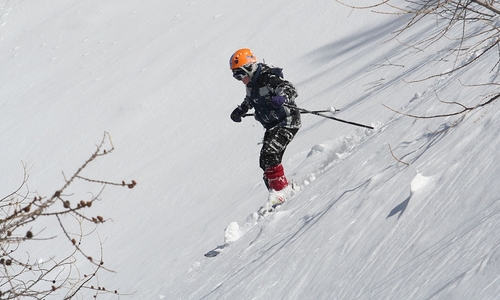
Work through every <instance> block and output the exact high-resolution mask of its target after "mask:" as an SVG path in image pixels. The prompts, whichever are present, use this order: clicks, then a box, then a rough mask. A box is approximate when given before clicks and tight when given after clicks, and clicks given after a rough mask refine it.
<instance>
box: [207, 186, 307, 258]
mask: <svg viewBox="0 0 500 300" xmlns="http://www.w3.org/2000/svg"><path fill="white" fill-rule="evenodd" d="M292 190H293V193H292V194H291V195H290V199H292V198H293V196H295V194H297V193H298V192H299V191H300V190H301V187H300V185H298V184H297V183H296V182H294V181H292ZM290 199H289V200H287V201H286V202H288V201H290ZM286 202H285V203H286ZM281 206H282V205H276V206H274V207H271V208H266V207H265V206H261V207H260V208H259V209H258V210H257V211H256V212H253V213H251V214H250V215H248V217H247V218H246V220H245V223H243V225H241V226H240V225H239V224H238V222H231V223H230V224H229V225H228V226H227V227H226V229H224V244H222V245H219V246H217V247H215V248H214V249H212V250H210V251H208V252H207V253H205V254H204V256H205V257H216V256H218V255H219V254H220V253H221V252H223V251H224V250H225V249H227V248H228V247H229V246H230V245H231V244H232V243H234V242H236V241H237V240H239V239H240V238H241V237H242V236H243V235H245V233H247V232H248V231H249V230H250V229H251V228H252V227H254V226H255V225H257V224H259V223H260V222H261V221H262V220H264V219H266V218H268V217H269V216H270V215H272V214H274V213H275V212H276V211H278V210H279V209H280V207H281Z"/></svg>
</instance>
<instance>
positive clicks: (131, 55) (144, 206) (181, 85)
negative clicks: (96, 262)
mask: <svg viewBox="0 0 500 300" xmlns="http://www.w3.org/2000/svg"><path fill="white" fill-rule="evenodd" d="M404 24H405V19H404V17H401V16H393V15H380V14H374V13H371V12H369V11H357V10H355V11H352V10H351V9H348V8H346V7H344V6H342V5H340V4H339V3H337V2H335V1H319V2H318V1H316V2H314V3H312V2H307V1H295V2H293V1H285V0H277V1H263V0H257V1H252V2H249V1H240V2H238V1H229V0H217V1H214V0H211V1H210V0H207V1H181V0H170V1H158V0H151V1H138V0H119V1H118V0H87V1H76V0H50V1H48V0H37V1H25V0H19V1H9V0H5V1H1V2H0V49H1V51H0V64H1V66H2V68H0V82H1V88H0V105H1V111H2V118H1V120H0V129H1V132H2V139H1V143H2V145H1V147H0V149H1V150H0V151H1V156H2V160H1V162H0V164H1V169H2V170H3V172H1V174H0V181H1V182H2V184H1V185H0V193H1V194H2V195H6V194H8V193H10V192H12V191H13V190H14V189H15V188H17V186H18V185H19V184H20V182H21V180H22V174H23V170H22V163H21V162H25V163H27V164H28V165H29V173H30V178H29V181H28V185H29V188H30V190H31V191H32V192H35V191H36V192H37V193H39V194H40V195H42V196H50V195H51V193H53V192H54V191H55V190H57V189H59V188H61V187H62V185H63V184H64V177H63V175H62V174H61V172H64V174H67V175H68V174H72V173H73V172H75V171H76V170H77V168H78V167H79V166H80V165H81V164H82V163H83V162H84V161H85V160H86V159H87V158H88V157H89V156H90V154H91V153H92V152H93V151H94V150H95V147H96V144H98V143H99V142H100V140H101V138H102V136H103V133H104V132H105V131H107V132H109V133H110V135H111V137H112V140H113V143H114V146H115V148H116V149H115V151H114V152H113V153H112V154H110V155H109V156H106V157H105V158H102V159H100V160H99V161H98V162H96V163H94V164H93V165H91V166H89V168H88V169H86V170H85V172H84V174H82V175H85V176H87V177H92V178H96V179H101V180H107V181H121V180H126V181H129V180H131V179H134V180H136V181H137V183H138V185H137V186H136V187H135V188H134V189H131V190H129V189H122V188H116V187H108V188H106V189H105V190H104V193H103V194H102V195H101V198H102V201H100V202H98V203H95V204H94V205H93V206H92V212H95V214H96V215H97V214H100V215H103V216H105V217H106V218H108V219H109V221H108V222H106V223H104V224H102V225H101V226H100V227H99V229H98V235H99V238H100V240H101V241H104V245H103V253H104V254H103V255H104V256H103V260H104V262H105V265H106V267H107V268H109V269H111V270H113V271H114V272H106V271H104V272H102V273H101V274H100V275H99V282H100V283H101V284H102V285H103V286H105V287H106V288H107V289H109V290H115V289H117V290H118V291H119V292H120V293H121V294H124V295H122V296H115V295H112V294H103V295H101V296H100V297H99V298H102V299H117V298H119V299H498V298H497V297H498V295H500V250H499V247H500V238H499V235H498V232H500V201H499V200H500V185H499V184H498V181H497V180H498V177H497V176H498V175H499V174H500V163H499V160H500V152H499V151H498V148H499V147H500V139H499V138H498V137H499V134H500V132H499V131H500V112H499V111H498V103H496V102H493V103H492V104H490V105H487V106H485V107H482V108H479V109H476V110H473V111H471V112H469V113H468V114H465V115H463V116H462V117H460V116H453V117H446V118H431V119H416V118H411V117H408V116H404V115H401V114H397V113H395V112H393V111H391V110H389V109H387V108H386V107H384V106H383V105H382V104H384V105H386V106H388V107H391V108H393V109H395V110H399V111H402V112H405V113H408V114H413V115H421V116H427V115H435V114H443V113H450V112H454V111H458V110H460V109H461V107H460V106H458V105H450V104H444V103H442V102H440V100H443V101H457V102H460V103H462V104H464V105H467V106H474V105H476V104H478V103H479V102H480V101H482V100H483V99H484V97H485V96H487V95H489V94H490V93H493V92H495V87H494V86H480V85H477V84H479V83H489V82H495V80H497V77H496V74H497V72H498V68H497V67H498V66H495V63H496V59H497V57H496V55H497V54H495V53H492V54H491V55H488V56H487V57H485V58H484V59H482V60H481V61H479V62H477V63H475V64H474V65H473V67H472V68H471V69H469V70H468V71H465V70H461V71H459V72H457V73H454V74H452V75H446V76H439V77H434V78H431V79H429V80H425V81H420V79H423V78H425V77H428V76H430V75H434V74H438V73H440V72H444V71H446V70H449V69H450V68H451V67H453V65H454V64H455V65H461V64H463V63H464V62H466V61H467V59H470V58H467V57H466V58H460V59H459V60H453V59H449V60H445V61H443V60H440V59H441V58H442V56H443V54H445V53H446V51H445V50H446V49H447V48H449V47H451V46H453V45H454V44H453V43H455V41H450V40H442V41H440V42H439V43H436V44H434V45H432V46H431V47H430V48H428V49H425V51H418V49H415V48H408V47H406V46H405V44H408V43H412V42H415V41H417V40H418V39H420V38H423V37H425V36H426V34H427V33H428V32H430V31H433V30H435V26H436V22H434V21H433V20H429V21H428V22H427V23H422V24H420V25H419V26H418V28H417V27H415V28H412V29H411V30H409V31H408V32H407V33H406V34H404V35H402V36H400V37H398V39H397V40H396V39H391V38H392V37H394V35H393V32H394V31H395V30H397V29H398V28H401V27H402V26H403V25H404ZM457 30H460V28H457ZM242 47H250V48H251V49H253V51H254V53H255V54H256V56H257V57H258V59H259V61H262V60H265V62H266V63H268V64H273V65H276V66H280V67H283V68H284V73H285V77H286V78H287V79H289V80H290V81H292V82H293V83H294V84H295V85H296V87H297V89H298V93H299V97H298V98H297V103H298V105H299V106H301V107H303V108H306V109H311V110H312V109H329V108H330V107H335V108H336V109H338V110H340V111H338V112H336V114H335V116H336V117H338V118H342V119H346V120H350V121H355V122H359V123H364V124H368V125H372V126H374V127H375V129H374V130H369V129H364V128H360V127H355V126H351V125H347V124H343V123H339V122H336V121H333V120H327V119H324V118H321V117H318V116H312V115H303V118H302V121H303V127H302V129H301V130H300V131H299V133H298V134H297V136H296V137H295V139H294V140H293V142H292V143H291V144H290V146H289V148H288V149H287V152H286V154H285V157H284V160H283V164H284V167H285V171H286V173H287V174H288V176H289V178H290V179H293V180H295V181H296V182H297V183H298V184H299V185H300V187H301V191H300V192H299V193H297V194H296V195H295V196H294V197H293V198H292V199H291V200H290V201H288V202H286V203H285V204H284V205H283V206H282V207H281V208H280V210H279V211H278V212H276V213H274V214H272V215H270V216H269V217H268V218H266V219H264V220H263V221H261V222H259V223H257V224H255V226H250V227H248V226H246V225H244V224H245V221H246V219H247V217H249V216H250V215H251V214H252V213H253V212H255V211H257V210H258V208H259V207H260V206H261V205H263V204H264V202H265V199H266V196H267V191H266V189H265V186H264V184H263V182H262V180H261V178H262V171H261V170H260V169H259V167H258V155H259V151H260V145H259V142H260V140H261V138H262V135H263V130H262V127H261V126H260V124H258V123H257V122H256V121H255V120H253V119H251V118H245V119H244V120H243V122H242V123H233V122H232V121H231V120H230V118H229V114H230V113H231V111H232V110H233V109H234V108H235V107H236V105H238V104H240V103H241V101H242V100H243V97H244V87H243V85H242V84H241V83H240V82H237V81H236V80H234V79H233V78H232V76H231V72H230V70H229V68H228V60H229V57H230V55H231V54H232V53H233V52H234V51H235V50H237V49H238V48H242ZM495 182H496V183H495ZM88 189H90V190H88ZM99 190H100V186H97V187H95V186H90V187H89V186H88V185H86V184H82V185H81V186H79V185H77V186H76V187H75V189H74V190H73V191H74V192H75V193H77V194H78V193H80V194H82V195H84V197H87V198H88V197H89V196H88V194H86V193H87V192H92V193H95V192H97V191H99ZM85 195H87V196H85ZM233 222H236V223H233ZM229 224H232V225H231V226H233V229H235V231H233V232H232V234H233V235H232V236H230V238H233V239H234V240H237V241H234V242H233V243H232V244H231V245H230V246H229V247H228V248H226V249H224V251H223V252H221V254H220V255H218V256H217V257H215V258H206V257H204V256H203V254H204V253H206V252H208V251H209V250H211V249H213V248H215V247H216V246H218V245H221V244H223V243H224V242H225V241H224V239H225V236H224V229H225V228H226V227H227V226H228V225H229ZM238 224H239V225H238ZM39 226H40V225H39ZM51 230H52V229H51V227H47V228H34V231H35V232H39V233H40V234H41V235H43V236H51ZM94 242H95V246H96V247H94V248H89V249H93V250H90V251H95V256H99V255H100V254H99V253H100V249H99V247H98V241H94ZM41 245H42V242H36V241H34V242H32V244H31V247H33V248H32V249H29V250H31V251H33V252H34V251H35V250H37V251H38V250H43V248H44V247H43V246H41ZM45 248H47V249H46V250H47V251H46V252H44V253H45V254H35V255H37V256H35V255H34V258H33V259H40V260H41V261H44V260H47V259H49V258H50V255H51V254H54V253H53V251H54V250H53V249H54V246H52V247H49V246H45ZM56 255H57V252H56ZM82 263H85V262H82ZM84 293H85V292H84ZM63 295H64V292H63V291H61V293H60V294H56V295H54V296H53V297H52V298H54V299H61V297H62V296H63ZM83 298H84V299H85V298H86V296H85V294H84V295H83ZM87 299H90V298H87Z"/></svg>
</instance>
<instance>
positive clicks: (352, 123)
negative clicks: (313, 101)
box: [285, 104, 373, 129]
mask: <svg viewBox="0 0 500 300" xmlns="http://www.w3.org/2000/svg"><path fill="white" fill-rule="evenodd" d="M285 105H286V104H285ZM286 106H288V107H290V108H294V107H293V106H289V105H286ZM297 109H298V110H299V111H300V113H309V114H313V115H316V116H320V117H323V118H327V119H331V120H335V121H338V122H342V123H346V124H350V125H354V126H359V127H364V128H368V129H373V127H372V126H368V125H364V124H360V123H356V122H351V121H346V120H342V119H339V118H335V117H332V116H327V115H323V114H322V113H320V112H315V111H311V110H307V109H304V108H300V107H297Z"/></svg>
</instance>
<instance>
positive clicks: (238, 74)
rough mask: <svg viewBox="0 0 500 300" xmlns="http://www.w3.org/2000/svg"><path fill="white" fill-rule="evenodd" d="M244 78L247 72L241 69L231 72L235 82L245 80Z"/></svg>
mask: <svg viewBox="0 0 500 300" xmlns="http://www.w3.org/2000/svg"><path fill="white" fill-rule="evenodd" d="M246 76H248V74H247V72H245V71H244V70H243V69H240V68H238V69H234V70H233V77H234V79H236V80H240V81H241V80H243V78H245V77H246Z"/></svg>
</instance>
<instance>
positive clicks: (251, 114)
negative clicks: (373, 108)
mask: <svg viewBox="0 0 500 300" xmlns="http://www.w3.org/2000/svg"><path fill="white" fill-rule="evenodd" d="M338 111H340V109H337V108H335V107H331V108H329V109H320V110H312V111H307V110H304V111H300V113H301V114H317V113H332V114H334V113H336V112H338ZM252 116H255V114H253V113H249V114H244V115H243V117H252Z"/></svg>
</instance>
